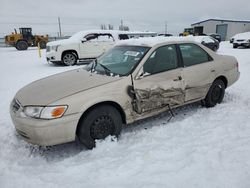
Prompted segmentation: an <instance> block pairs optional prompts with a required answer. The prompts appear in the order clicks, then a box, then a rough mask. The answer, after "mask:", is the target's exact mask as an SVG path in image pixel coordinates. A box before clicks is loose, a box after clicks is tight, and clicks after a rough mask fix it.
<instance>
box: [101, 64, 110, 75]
mask: <svg viewBox="0 0 250 188" xmlns="http://www.w3.org/2000/svg"><path fill="white" fill-rule="evenodd" d="M98 64H99V65H101V67H102V68H103V69H104V71H105V73H106V75H109V74H110V73H111V70H110V69H109V68H108V67H106V66H105V65H103V64H101V63H98Z"/></svg>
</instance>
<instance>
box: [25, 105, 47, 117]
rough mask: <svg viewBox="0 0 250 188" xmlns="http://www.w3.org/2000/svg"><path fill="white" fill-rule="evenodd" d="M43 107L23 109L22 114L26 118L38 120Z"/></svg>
mask: <svg viewBox="0 0 250 188" xmlns="http://www.w3.org/2000/svg"><path fill="white" fill-rule="evenodd" d="M42 109H43V107H38V106H28V107H24V109H23V112H24V114H25V115H26V116H28V117H33V118H39V117H40V114H41V111H42Z"/></svg>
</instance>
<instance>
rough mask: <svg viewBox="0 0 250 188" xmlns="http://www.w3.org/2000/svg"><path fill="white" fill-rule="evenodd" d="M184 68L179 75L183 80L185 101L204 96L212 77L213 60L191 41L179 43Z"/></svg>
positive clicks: (213, 74) (213, 70)
mask: <svg viewBox="0 0 250 188" xmlns="http://www.w3.org/2000/svg"><path fill="white" fill-rule="evenodd" d="M179 49H180V53H181V56H182V60H183V65H184V68H183V70H182V72H181V76H182V78H183V79H184V81H185V87H186V88H185V102H189V101H192V100H198V99H202V98H204V97H205V96H206V94H207V92H208V89H209V88H210V86H211V84H212V82H213V80H214V78H215V69H214V61H213V59H212V57H210V56H209V54H208V53H207V52H206V51H205V50H204V49H202V48H201V47H200V46H198V45H196V44H193V43H185V44H179Z"/></svg>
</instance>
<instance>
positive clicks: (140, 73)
mask: <svg viewBox="0 0 250 188" xmlns="http://www.w3.org/2000/svg"><path fill="white" fill-rule="evenodd" d="M143 77H144V70H143V67H142V68H141V69H140V71H139V72H138V74H137V76H136V77H135V79H136V80H140V79H142V78H143Z"/></svg>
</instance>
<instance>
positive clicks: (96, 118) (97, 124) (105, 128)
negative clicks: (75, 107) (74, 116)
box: [77, 105, 122, 149]
mask: <svg viewBox="0 0 250 188" xmlns="http://www.w3.org/2000/svg"><path fill="white" fill-rule="evenodd" d="M121 129H122V118H121V114H120V112H119V111H118V110H117V109H116V108H115V107H113V106H110V105H100V106H97V107H95V108H94V109H92V110H90V111H89V112H88V113H87V114H86V115H85V116H84V117H82V118H81V120H80V122H79V125H78V128H77V137H78V139H79V141H80V142H81V143H82V144H83V145H84V146H86V147H87V148H88V149H92V148H94V147H95V140H102V139H105V138H106V137H107V136H109V135H111V136H116V137H118V136H119V134H120V132H121Z"/></svg>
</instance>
